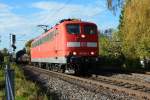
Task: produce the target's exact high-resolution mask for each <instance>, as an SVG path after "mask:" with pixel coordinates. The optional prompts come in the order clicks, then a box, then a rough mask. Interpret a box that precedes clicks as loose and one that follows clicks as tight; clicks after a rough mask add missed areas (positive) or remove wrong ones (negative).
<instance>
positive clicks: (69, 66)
mask: <svg viewBox="0 0 150 100" xmlns="http://www.w3.org/2000/svg"><path fill="white" fill-rule="evenodd" d="M97 63H98V57H74V56H72V57H68V58H67V63H65V64H64V63H46V62H33V63H32V64H33V65H34V66H36V67H40V68H44V69H47V70H51V71H56V72H61V73H66V74H81V73H87V72H88V70H89V69H90V67H91V65H95V64H97Z"/></svg>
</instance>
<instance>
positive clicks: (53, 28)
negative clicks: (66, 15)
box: [32, 19, 96, 43]
mask: <svg viewBox="0 0 150 100" xmlns="http://www.w3.org/2000/svg"><path fill="white" fill-rule="evenodd" d="M69 23H79V24H80V23H85V24H93V25H96V24H94V23H92V22H86V21H81V20H76V19H67V20H66V19H65V20H61V21H60V22H59V23H58V24H56V25H55V26H54V27H52V28H50V29H48V31H47V32H45V33H43V34H41V35H40V36H38V37H36V38H35V39H34V40H33V42H36V41H37V40H39V39H40V38H42V37H44V36H46V35H47V34H48V33H49V32H51V31H53V30H55V29H57V27H58V26H59V25H61V24H69ZM33 42H32V43H33Z"/></svg>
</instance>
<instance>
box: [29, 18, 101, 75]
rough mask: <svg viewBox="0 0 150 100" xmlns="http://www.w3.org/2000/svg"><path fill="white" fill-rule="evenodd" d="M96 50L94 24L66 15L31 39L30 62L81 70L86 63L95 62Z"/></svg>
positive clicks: (67, 70)
mask: <svg viewBox="0 0 150 100" xmlns="http://www.w3.org/2000/svg"><path fill="white" fill-rule="evenodd" d="M98 51H99V48H98V31H97V26H96V24H94V23H90V22H83V21H81V20H75V19H66V20H61V21H60V23H59V24H57V25H56V26H54V27H53V28H51V29H49V30H48V31H47V32H46V33H44V34H42V35H40V36H39V37H37V38H35V39H34V41H33V42H32V43H31V62H32V63H34V64H38V65H45V66H47V68H49V69H53V70H57V71H58V70H60V71H63V72H65V73H68V74H74V73H77V72H80V71H82V70H83V69H84V68H83V65H84V64H85V63H86V64H88V63H95V62H97V60H98V58H97V57H98V54H99V53H98ZM81 65H82V66H81Z"/></svg>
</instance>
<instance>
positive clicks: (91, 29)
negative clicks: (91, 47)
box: [84, 25, 97, 34]
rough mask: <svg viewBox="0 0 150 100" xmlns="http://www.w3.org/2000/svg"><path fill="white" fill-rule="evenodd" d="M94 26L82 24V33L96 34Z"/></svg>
mask: <svg viewBox="0 0 150 100" xmlns="http://www.w3.org/2000/svg"><path fill="white" fill-rule="evenodd" d="M96 32H97V30H96V26H94V25H84V33H86V34H96Z"/></svg>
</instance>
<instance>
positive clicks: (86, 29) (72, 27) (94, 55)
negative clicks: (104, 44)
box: [65, 21, 99, 69]
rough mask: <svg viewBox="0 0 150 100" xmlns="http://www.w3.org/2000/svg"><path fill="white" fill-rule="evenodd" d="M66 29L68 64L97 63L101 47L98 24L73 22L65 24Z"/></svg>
mask: <svg viewBox="0 0 150 100" xmlns="http://www.w3.org/2000/svg"><path fill="white" fill-rule="evenodd" d="M65 29H66V34H65V40H66V50H65V52H66V58H67V63H70V64H76V65H83V64H84V65H85V64H86V65H87V64H94V63H97V62H98V54H99V53H98V52H99V47H98V31H97V26H96V24H94V23H89V22H82V21H74V22H73V21H71V22H66V23H65ZM79 69H80V68H79Z"/></svg>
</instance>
